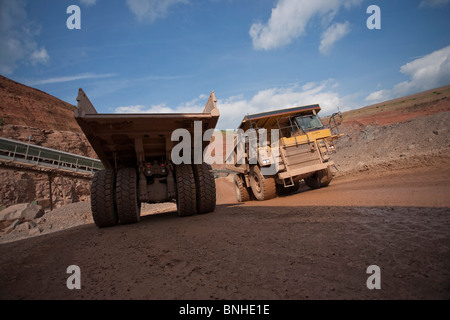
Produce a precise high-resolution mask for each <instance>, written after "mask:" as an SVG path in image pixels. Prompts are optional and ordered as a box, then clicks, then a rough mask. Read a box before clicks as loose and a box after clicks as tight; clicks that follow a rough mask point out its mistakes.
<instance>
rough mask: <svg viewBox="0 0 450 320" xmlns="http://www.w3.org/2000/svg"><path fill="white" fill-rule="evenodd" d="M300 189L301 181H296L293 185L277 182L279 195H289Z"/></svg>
mask: <svg viewBox="0 0 450 320" xmlns="http://www.w3.org/2000/svg"><path fill="white" fill-rule="evenodd" d="M298 189H300V182H299V181H295V182H294V185H293V186H292V187H284V185H282V184H277V195H280V196H281V195H287V194H291V193H294V192H297V191H298Z"/></svg>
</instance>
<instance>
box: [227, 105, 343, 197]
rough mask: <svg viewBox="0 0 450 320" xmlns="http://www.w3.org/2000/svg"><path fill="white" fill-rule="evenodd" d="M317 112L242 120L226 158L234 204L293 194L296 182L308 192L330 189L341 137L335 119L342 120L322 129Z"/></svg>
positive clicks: (332, 120)
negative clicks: (307, 189)
mask: <svg viewBox="0 0 450 320" xmlns="http://www.w3.org/2000/svg"><path fill="white" fill-rule="evenodd" d="M320 110H321V108H320V106H319V105H318V104H316V105H309V106H303V107H295V108H288V109H282V110H275V111H270V112H264V113H258V114H252V115H246V116H245V117H244V119H243V120H242V122H241V124H240V125H239V127H238V130H237V132H238V133H237V134H235V136H234V139H235V140H234V144H232V146H234V147H233V149H232V150H231V152H229V153H228V154H227V158H226V168H227V169H228V170H231V171H234V173H235V174H234V186H235V192H236V196H237V200H238V201H239V202H244V201H249V200H254V199H256V200H268V199H271V198H274V197H276V195H277V194H278V195H279V194H287V193H290V192H294V191H296V190H298V189H299V186H300V181H301V180H304V182H305V184H306V185H308V186H309V187H310V188H312V189H317V188H321V187H326V186H328V185H329V183H330V182H331V180H332V172H331V170H330V167H332V166H334V162H333V160H332V153H333V151H334V150H335V140H336V139H337V138H339V137H340V136H341V134H340V133H339V128H338V123H337V122H336V119H335V118H336V117H337V116H339V117H341V118H342V116H341V114H340V113H336V114H333V116H331V117H330V119H329V126H328V127H326V126H324V125H323V124H322V122H321V120H320V118H319V117H318V115H317V114H318V113H319V111H320ZM250 131H251V132H252V133H253V134H249V132H250ZM332 132H333V133H332ZM262 133H264V135H266V136H265V138H264V139H262V137H261V135H262ZM255 140H256V141H255ZM252 142H253V144H252ZM261 142H262V143H261ZM252 149H254V150H253V152H252ZM239 155H240V156H239ZM269 167H270V170H268V169H269Z"/></svg>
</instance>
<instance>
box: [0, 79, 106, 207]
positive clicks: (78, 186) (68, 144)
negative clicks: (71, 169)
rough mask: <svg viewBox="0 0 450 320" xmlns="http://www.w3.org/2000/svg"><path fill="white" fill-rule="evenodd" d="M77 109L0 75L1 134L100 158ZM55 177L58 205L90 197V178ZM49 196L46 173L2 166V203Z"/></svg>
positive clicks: (41, 198)
mask: <svg viewBox="0 0 450 320" xmlns="http://www.w3.org/2000/svg"><path fill="white" fill-rule="evenodd" d="M75 94H76V92H74V95H75ZM74 100H75V97H74ZM74 109H75V107H74V106H73V105H70V104H68V103H66V102H64V101H61V100H59V99H57V98H55V97H53V96H51V95H48V94H46V93H44V92H42V91H39V90H36V89H33V88H30V87H27V86H25V85H22V84H20V83H17V82H15V81H12V80H10V79H7V78H5V77H3V76H0V136H1V137H4V138H8V139H13V140H18V141H22V142H25V143H28V142H29V143H31V144H35V145H39V146H44V147H48V148H52V149H56V150H60V151H65V152H70V153H74V154H79V155H82V156H85V157H90V158H97V155H96V154H95V152H94V150H93V149H92V147H91V145H90V143H89V142H88V140H87V139H86V137H85V136H84V134H83V133H82V131H81V129H80V127H79V126H78V124H77V122H76V121H75V118H74V116H73V111H74ZM53 180H54V181H53V183H54V184H55V185H52V188H53V196H52V199H53V202H54V206H55V207H59V206H61V205H63V204H67V203H71V202H77V201H82V200H86V199H88V198H89V196H90V181H88V180H78V179H68V178H64V181H63V180H61V179H57V178H54V179H53ZM64 195H65V197H63V196H64ZM49 199H50V194H49V179H48V176H47V175H43V174H38V173H33V172H21V171H13V170H7V169H4V168H0V205H1V206H10V205H13V204H17V203H23V202H32V201H36V200H38V201H39V202H40V203H45V204H49V203H50V201H49Z"/></svg>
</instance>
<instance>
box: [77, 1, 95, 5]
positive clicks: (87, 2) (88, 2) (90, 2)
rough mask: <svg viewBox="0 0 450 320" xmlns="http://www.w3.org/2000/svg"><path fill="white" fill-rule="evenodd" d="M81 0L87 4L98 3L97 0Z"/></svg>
mask: <svg viewBox="0 0 450 320" xmlns="http://www.w3.org/2000/svg"><path fill="white" fill-rule="evenodd" d="M80 2H81V4H83V5H85V6H93V5H95V4H96V3H97V0H80Z"/></svg>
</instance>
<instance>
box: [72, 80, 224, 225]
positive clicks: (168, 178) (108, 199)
mask: <svg viewBox="0 0 450 320" xmlns="http://www.w3.org/2000/svg"><path fill="white" fill-rule="evenodd" d="M77 101H78V107H77V109H76V110H75V114H74V116H75V119H76V120H77V122H78V124H79V125H80V127H81V129H82V130H83V132H84V133H85V135H86V137H87V139H88V140H89V142H90V143H91V145H92V147H93V149H94V151H95V152H96V153H97V155H98V157H99V159H100V160H101V161H102V164H103V166H104V167H105V169H104V170H101V171H98V172H97V173H96V174H95V175H94V177H93V180H92V186H91V207H92V216H93V218H94V222H95V224H96V225H97V226H98V227H109V226H113V225H115V224H117V223H121V224H127V223H136V222H138V221H139V220H140V209H141V203H144V202H145V203H158V202H168V201H172V200H176V203H177V211H178V215H179V216H190V215H193V214H195V213H208V212H212V211H214V209H215V205H216V188H215V181H214V175H213V172H212V169H211V166H210V165H209V164H207V163H204V162H203V159H200V161H194V159H193V157H192V158H191V159H188V160H190V161H183V162H179V161H177V162H174V161H173V160H174V159H173V155H172V150H173V149H174V147H176V145H177V144H178V143H177V141H172V134H173V132H174V131H175V130H184V132H187V133H188V135H190V137H194V139H192V138H191V141H190V142H188V147H187V149H188V150H182V151H183V152H186V154H191V155H194V154H195V152H194V151H195V150H194V149H195V148H197V147H198V146H200V148H202V150H204V149H205V148H206V147H207V146H208V145H209V140H208V139H206V141H205V139H204V136H203V133H204V132H205V133H206V131H207V130H210V129H214V128H215V126H216V124H217V121H218V119H219V115H220V114H219V110H218V109H217V106H216V97H215V95H214V91H213V92H212V93H211V95H210V97H209V99H208V101H207V103H206V107H205V109H204V110H203V113H184V114H182V113H175V114H162V113H158V114H98V113H97V111H96V110H95V108H94V107H93V105H92V103H91V102H90V101H89V99H88V97H87V96H86V94H85V93H84V91H83V90H82V89H80V90H79V92H78V97H77ZM196 130H197V131H200V135H198V134H197V137H195V136H196V134H195V133H196V132H195V131H196ZM210 131H213V130H210ZM197 133H198V132H197ZM196 139H197V140H196ZM178 141H179V140H178ZM182 142H183V143H186V141H184V138H183V141H182ZM179 143H181V142H179ZM189 144H190V145H189ZM189 147H190V149H191V150H189ZM194 147H195V148H194ZM197 160H198V159H197ZM187 162H189V163H187Z"/></svg>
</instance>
